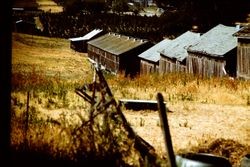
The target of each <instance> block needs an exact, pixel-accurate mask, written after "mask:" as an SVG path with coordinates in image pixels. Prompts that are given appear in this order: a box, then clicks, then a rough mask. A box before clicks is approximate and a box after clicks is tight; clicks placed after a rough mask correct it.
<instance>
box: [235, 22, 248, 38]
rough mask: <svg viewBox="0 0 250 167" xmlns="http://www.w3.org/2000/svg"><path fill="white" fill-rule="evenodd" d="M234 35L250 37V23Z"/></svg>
mask: <svg viewBox="0 0 250 167" xmlns="http://www.w3.org/2000/svg"><path fill="white" fill-rule="evenodd" d="M234 36H236V37H238V38H247V39H250V25H248V26H244V27H242V28H241V29H240V30H239V31H238V32H236V33H234Z"/></svg>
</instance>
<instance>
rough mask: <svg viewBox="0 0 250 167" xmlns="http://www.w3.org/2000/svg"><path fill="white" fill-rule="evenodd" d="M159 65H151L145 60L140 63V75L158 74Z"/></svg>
mask: <svg viewBox="0 0 250 167" xmlns="http://www.w3.org/2000/svg"><path fill="white" fill-rule="evenodd" d="M158 71H159V65H158V64H155V63H151V62H148V61H145V60H141V63H140V73H141V74H150V73H158Z"/></svg>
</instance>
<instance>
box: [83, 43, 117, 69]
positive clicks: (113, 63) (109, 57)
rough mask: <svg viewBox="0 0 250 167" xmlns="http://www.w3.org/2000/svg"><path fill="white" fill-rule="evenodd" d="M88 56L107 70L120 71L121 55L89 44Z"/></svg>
mask: <svg viewBox="0 0 250 167" xmlns="http://www.w3.org/2000/svg"><path fill="white" fill-rule="evenodd" d="M88 56H89V58H91V59H92V60H94V61H96V62H97V63H100V64H101V65H102V66H104V67H105V68H106V69H107V70H109V71H112V72H114V73H117V72H118V71H119V64H120V63H119V61H120V60H119V57H118V56H117V55H114V54H111V53H108V52H106V51H104V50H101V49H99V48H96V47H94V46H91V45H88Z"/></svg>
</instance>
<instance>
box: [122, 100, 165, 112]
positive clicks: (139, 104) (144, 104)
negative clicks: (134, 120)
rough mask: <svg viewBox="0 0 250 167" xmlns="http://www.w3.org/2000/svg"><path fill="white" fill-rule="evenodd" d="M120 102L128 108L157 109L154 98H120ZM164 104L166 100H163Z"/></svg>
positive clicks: (137, 109) (136, 109)
mask: <svg viewBox="0 0 250 167" xmlns="http://www.w3.org/2000/svg"><path fill="white" fill-rule="evenodd" d="M119 103H121V104H122V105H123V106H124V107H125V108H126V109H130V110H135V111H139V110H154V111H156V110H158V105H157V101H156V100H134V99H120V100H119ZM164 103H165V104H166V102H164Z"/></svg>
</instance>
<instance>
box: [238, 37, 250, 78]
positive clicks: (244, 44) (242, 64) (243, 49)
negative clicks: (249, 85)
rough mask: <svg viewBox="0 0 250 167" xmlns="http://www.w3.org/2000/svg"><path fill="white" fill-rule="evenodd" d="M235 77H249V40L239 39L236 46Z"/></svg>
mask: <svg viewBox="0 0 250 167" xmlns="http://www.w3.org/2000/svg"><path fill="white" fill-rule="evenodd" d="M237 77H239V78H244V79H250V40H240V39H239V42H238V48H237Z"/></svg>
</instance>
